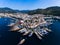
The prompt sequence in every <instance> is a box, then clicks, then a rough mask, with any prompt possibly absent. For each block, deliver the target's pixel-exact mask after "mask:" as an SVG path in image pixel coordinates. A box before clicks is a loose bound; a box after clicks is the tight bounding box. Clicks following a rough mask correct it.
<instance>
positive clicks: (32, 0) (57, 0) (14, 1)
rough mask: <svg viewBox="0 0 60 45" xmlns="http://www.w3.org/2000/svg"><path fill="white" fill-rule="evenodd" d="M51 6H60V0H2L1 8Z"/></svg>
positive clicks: (24, 8)
mask: <svg viewBox="0 0 60 45" xmlns="http://www.w3.org/2000/svg"><path fill="white" fill-rule="evenodd" d="M51 6H60V0H0V8H1V7H8V8H11V9H16V10H34V9H38V8H39V9H41V8H42V9H44V8H47V7H51Z"/></svg>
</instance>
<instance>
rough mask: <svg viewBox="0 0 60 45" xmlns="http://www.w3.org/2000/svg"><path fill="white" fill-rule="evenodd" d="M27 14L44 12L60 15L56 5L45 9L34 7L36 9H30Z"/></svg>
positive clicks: (59, 8)
mask: <svg viewBox="0 0 60 45" xmlns="http://www.w3.org/2000/svg"><path fill="white" fill-rule="evenodd" d="M28 14H30V15H32V14H45V15H58V16H60V7H58V6H53V7H48V8H46V9H36V10H31V11H29V12H28Z"/></svg>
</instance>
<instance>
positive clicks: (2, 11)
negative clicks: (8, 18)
mask: <svg viewBox="0 0 60 45" xmlns="http://www.w3.org/2000/svg"><path fill="white" fill-rule="evenodd" d="M0 13H16V12H15V11H14V10H13V9H10V8H8V7H5V8H0Z"/></svg>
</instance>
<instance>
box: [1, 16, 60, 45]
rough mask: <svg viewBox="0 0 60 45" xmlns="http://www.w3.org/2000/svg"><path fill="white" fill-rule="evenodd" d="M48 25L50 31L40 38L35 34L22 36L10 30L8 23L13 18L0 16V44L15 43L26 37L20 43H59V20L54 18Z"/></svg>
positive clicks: (55, 44)
mask: <svg viewBox="0 0 60 45" xmlns="http://www.w3.org/2000/svg"><path fill="white" fill-rule="evenodd" d="M55 20H56V21H53V24H51V25H50V26H49V28H50V29H51V30H52V32H50V33H48V34H47V35H46V36H43V37H42V38H43V39H42V40H40V39H38V38H37V36H36V35H35V34H33V35H32V36H31V37H27V36H22V34H20V33H18V32H11V31H10V27H9V26H7V25H8V24H10V23H12V22H13V21H14V20H13V19H11V18H8V17H5V18H4V17H3V18H0V45H17V44H18V43H19V42H20V41H21V39H24V38H25V39H26V41H25V42H24V44H22V45H60V20H58V19H55Z"/></svg>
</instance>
